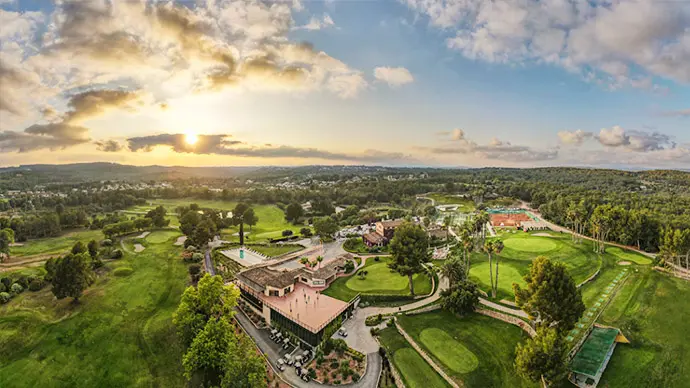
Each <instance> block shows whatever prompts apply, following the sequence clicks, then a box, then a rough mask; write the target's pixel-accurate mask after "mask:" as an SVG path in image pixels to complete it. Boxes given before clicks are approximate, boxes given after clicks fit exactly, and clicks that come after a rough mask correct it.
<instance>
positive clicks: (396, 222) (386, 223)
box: [379, 220, 405, 229]
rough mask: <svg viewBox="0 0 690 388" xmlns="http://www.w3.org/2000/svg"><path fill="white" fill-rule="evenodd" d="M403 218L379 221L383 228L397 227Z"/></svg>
mask: <svg viewBox="0 0 690 388" xmlns="http://www.w3.org/2000/svg"><path fill="white" fill-rule="evenodd" d="M403 222H405V220H394V221H379V223H380V224H381V225H383V227H384V228H386V229H387V228H397V227H398V226H400V225H402V224H403Z"/></svg>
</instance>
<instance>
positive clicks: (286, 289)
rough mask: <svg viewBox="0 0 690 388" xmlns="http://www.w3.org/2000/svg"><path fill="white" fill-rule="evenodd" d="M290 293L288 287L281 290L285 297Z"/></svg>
mask: <svg viewBox="0 0 690 388" xmlns="http://www.w3.org/2000/svg"><path fill="white" fill-rule="evenodd" d="M289 293H290V287H287V288H285V289H284V290H283V295H287V294H289Z"/></svg>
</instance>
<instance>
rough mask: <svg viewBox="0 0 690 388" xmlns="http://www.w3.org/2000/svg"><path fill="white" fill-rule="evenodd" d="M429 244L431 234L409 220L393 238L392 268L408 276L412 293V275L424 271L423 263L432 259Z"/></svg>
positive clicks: (391, 245)
mask: <svg viewBox="0 0 690 388" xmlns="http://www.w3.org/2000/svg"><path fill="white" fill-rule="evenodd" d="M428 246H429V236H428V235H427V233H426V232H425V231H424V229H422V228H421V227H420V226H419V225H414V224H412V223H409V222H406V223H403V224H402V225H400V226H399V227H398V229H397V230H396V231H395V234H394V235H393V239H392V240H391V243H390V248H391V253H392V256H393V262H392V263H391V264H390V268H391V269H392V270H394V271H395V272H397V273H399V274H400V275H403V276H407V279H408V282H409V285H410V294H411V295H414V283H413V282H412V276H413V275H414V274H416V273H419V272H422V271H423V269H424V267H423V266H422V264H423V263H426V262H428V261H430V260H431V255H430V254H429V251H428V250H427V247H428Z"/></svg>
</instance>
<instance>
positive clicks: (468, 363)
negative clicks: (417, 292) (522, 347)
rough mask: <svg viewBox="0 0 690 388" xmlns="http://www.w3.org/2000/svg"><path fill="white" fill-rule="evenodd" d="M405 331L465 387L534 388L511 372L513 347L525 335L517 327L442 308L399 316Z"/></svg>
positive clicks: (512, 370) (480, 316) (477, 315)
mask: <svg viewBox="0 0 690 388" xmlns="http://www.w3.org/2000/svg"><path fill="white" fill-rule="evenodd" d="M398 322H399V323H400V325H401V326H402V327H403V328H404V329H405V331H406V332H407V333H408V334H409V335H410V336H412V338H413V339H414V340H415V342H417V344H419V345H420V346H421V347H423V348H424V349H425V351H427V353H428V354H429V355H430V356H431V357H432V358H434V359H435V361H436V362H437V363H438V364H439V365H440V366H441V367H442V368H444V370H445V371H446V372H447V373H448V374H449V375H450V376H452V377H453V378H454V379H457V380H458V381H462V382H463V383H464V385H465V386H466V387H536V386H537V384H533V383H531V382H529V381H526V380H524V379H522V378H521V377H520V376H518V375H517V373H516V372H515V368H514V367H513V362H514V359H515V355H514V352H515V346H516V345H517V343H519V342H521V341H523V340H524V339H526V338H527V334H525V333H524V332H523V331H522V330H521V329H520V328H518V327H516V326H513V325H510V324H508V323H504V322H501V321H499V320H496V319H493V318H490V317H486V316H483V315H479V314H472V315H470V316H467V317H458V316H456V315H454V314H452V313H449V312H446V311H434V312H430V313H423V314H418V315H410V316H404V315H403V316H399V317H398Z"/></svg>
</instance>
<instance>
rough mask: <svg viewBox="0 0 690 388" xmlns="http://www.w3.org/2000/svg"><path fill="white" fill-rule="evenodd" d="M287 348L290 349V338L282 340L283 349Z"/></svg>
mask: <svg viewBox="0 0 690 388" xmlns="http://www.w3.org/2000/svg"><path fill="white" fill-rule="evenodd" d="M289 347H290V338H285V339H283V349H287V348H289Z"/></svg>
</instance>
